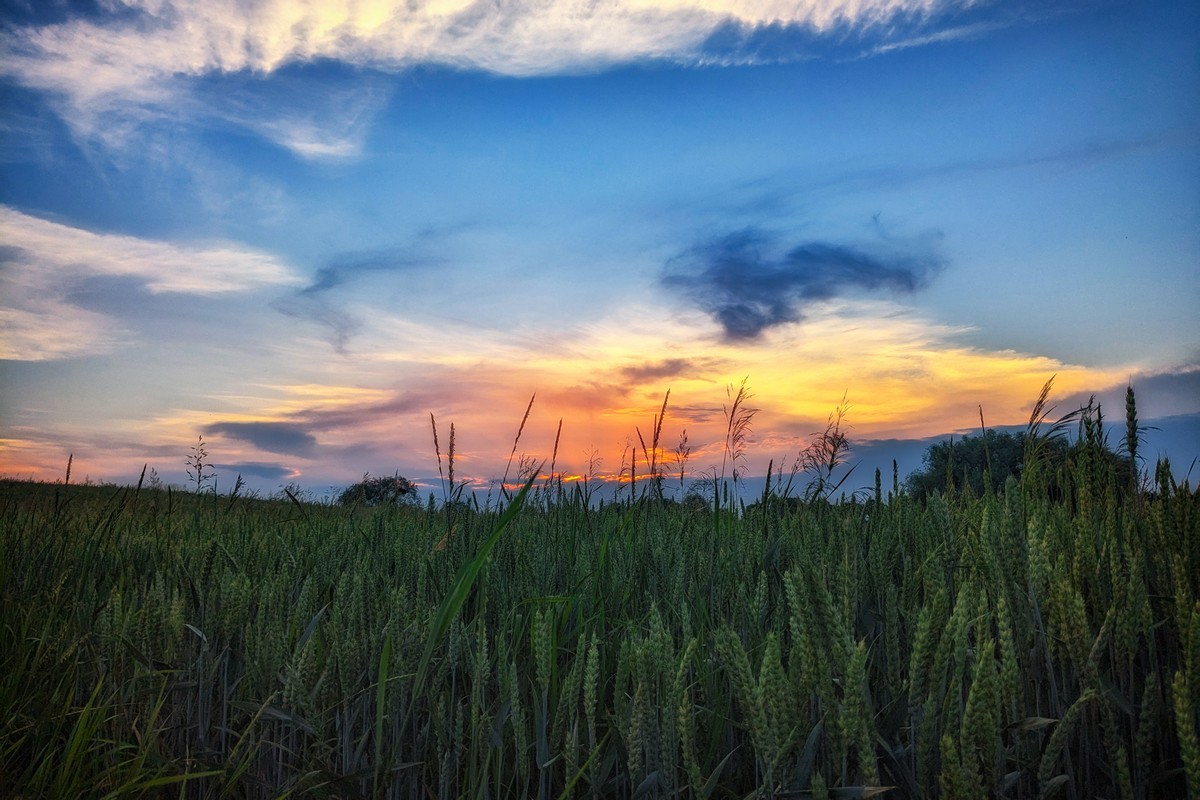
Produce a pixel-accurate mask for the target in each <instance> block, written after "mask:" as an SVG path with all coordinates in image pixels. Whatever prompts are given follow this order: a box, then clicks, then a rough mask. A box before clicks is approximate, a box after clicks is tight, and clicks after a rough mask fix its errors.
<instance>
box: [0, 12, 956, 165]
mask: <svg viewBox="0 0 1200 800" xmlns="http://www.w3.org/2000/svg"><path fill="white" fill-rule="evenodd" d="M971 2H972V0H792V1H791V2H785V1H784V0H732V1H731V0H601V2H594V0H567V1H565V2H564V1H562V0H494V2H472V1H471V0H465V1H464V0H426V1H425V2H421V1H420V0H416V1H415V2H414V1H413V0H274V1H271V0H267V1H266V2H260V3H247V2H243V1H242V0H124V2H122V3H117V2H116V0H114V5H123V6H125V7H126V8H125V9H122V13H121V14H119V15H113V16H112V17H111V18H108V17H103V16H101V17H98V18H86V19H85V18H78V19H74V20H71V21H68V22H65V23H62V24H58V25H49V26H43V27H38V28H26V29H15V30H11V31H9V32H7V33H6V34H5V35H4V39H3V56H4V57H3V58H2V59H0V65H2V66H0V70H3V71H4V72H6V73H8V74H10V75H12V76H14V77H15V78H16V79H17V80H18V81H20V82H21V83H23V84H25V85H27V86H30V87H33V88H36V89H39V90H43V91H46V92H49V93H50V94H52V95H53V96H54V97H55V98H56V99H57V101H58V102H59V103H60V108H61V111H62V113H63V116H64V117H65V118H66V119H67V120H68V122H69V123H70V124H71V125H72V126H73V127H74V128H75V130H76V131H77V132H78V133H80V134H83V135H84V136H86V137H89V138H90V137H97V136H99V137H101V138H103V139H105V140H106V141H107V142H108V143H110V144H116V143H119V141H120V139H119V136H113V135H107V136H106V134H110V133H111V131H112V130H113V125H114V124H116V125H117V128H118V129H119V128H120V124H119V122H118V123H114V120H112V119H111V116H112V115H113V114H116V115H118V116H119V118H120V121H121V122H125V123H129V122H131V121H132V122H134V123H136V122H137V121H139V120H144V119H146V118H147V117H152V118H155V117H160V116H162V115H165V114H168V113H174V112H173V111H168V109H172V108H177V107H178V106H177V105H173V103H176V104H177V102H178V100H179V98H180V97H181V96H184V95H186V93H187V81H188V79H190V78H195V77H199V76H205V75H212V74H222V73H243V72H244V73H249V74H258V75H265V74H270V73H272V72H274V71H276V70H278V69H279V68H280V67H282V66H284V65H286V64H291V63H304V62H310V61H313V60H316V59H329V60H335V61H339V62H343V63H348V64H352V65H358V66H364V67H371V68H376V69H383V70H396V69H403V68H405V67H407V66H410V65H413V64H418V63H430V64H442V65H449V66H454V67H462V68H471V69H481V70H486V71H490V72H495V73H500V74H506V75H533V74H547V73H558V72H564V71H573V70H587V69H595V68H600V67H604V66H607V65H611V64H616V63H622V62H628V61H633V60H641V59H658V58H667V59H677V60H681V61H685V62H689V61H700V60H702V54H701V53H700V52H699V51H700V49H701V47H702V45H703V43H704V42H705V40H706V39H707V38H708V37H709V36H710V35H711V34H712V33H713V32H714V31H716V30H718V29H719V28H720V27H721V26H724V25H728V24H731V23H732V24H737V25H741V26H745V27H750V28H753V27H755V26H760V25H767V24H777V23H781V24H786V25H795V26H801V27H806V28H808V29H810V30H813V31H815V32H817V33H822V32H827V31H829V30H830V29H833V28H839V27H849V28H862V27H866V26H872V25H882V24H887V23H890V22H891V21H893V20H896V19H897V18H900V17H911V16H918V17H919V16H924V15H930V14H932V13H933V12H935V11H937V10H938V9H939V8H940V7H942V6H947V5H956V6H961V5H969V4H971ZM130 11H133V12H135V13H130ZM351 123H353V120H351ZM296 128H297V125H296V124H295V123H289V124H287V125H285V129H284V130H283V131H282V132H279V133H278V135H276V136H273V137H271V133H272V132H271V131H270V130H266V131H264V130H260V131H259V132H260V133H265V134H266V135H268V136H269V137H271V138H274V139H275V140H276V141H278V142H279V143H281V144H283V145H285V146H289V147H292V148H293V149H294V150H295V151H296V152H297V153H298V154H299V155H301V156H304V157H309V158H320V157H329V156H331V157H345V156H346V155H353V154H355V152H356V148H357V147H359V146H360V140H359V139H358V138H356V135H355V134H354V132H353V131H351V132H350V133H339V132H338V131H337V129H336V128H337V123H336V121H335V122H334V123H331V124H330V125H327V126H325V127H321V128H312V130H310V131H309V135H297V131H296ZM314 131H316V134H315V135H314V133H313V132H314Z"/></svg>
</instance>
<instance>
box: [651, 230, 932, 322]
mask: <svg viewBox="0 0 1200 800" xmlns="http://www.w3.org/2000/svg"><path fill="white" fill-rule="evenodd" d="M774 244H775V243H774V241H773V238H772V237H770V236H768V235H767V234H765V233H763V232H762V231H759V230H756V229H753V228H750V229H746V230H743V231H739V232H737V233H733V234H729V235H728V236H724V237H721V238H719V239H715V240H712V241H709V242H706V243H703V244H700V245H697V246H696V247H693V248H692V249H691V250H688V251H687V252H686V253H684V254H683V255H681V256H679V257H677V258H674V259H672V260H671V261H670V262H668V264H667V267H666V269H665V271H664V273H663V277H662V283H663V285H664V286H666V287H667V288H668V289H672V290H674V291H677V292H680V293H681V294H683V295H684V296H685V297H687V298H688V299H689V300H691V301H692V302H693V303H695V304H696V305H697V306H698V307H700V308H701V309H703V310H704V311H706V312H707V313H709V314H710V315H711V316H712V317H713V319H715V320H716V321H717V322H719V323H720V324H721V327H722V329H723V330H724V334H725V339H726V340H728V341H752V340H754V339H757V338H758V337H759V336H761V335H762V333H763V332H764V331H765V330H767V329H768V328H772V327H775V326H778V325H783V324H785V323H789V322H797V321H799V320H801V319H803V318H804V313H803V312H804V308H805V306H807V305H808V304H810V303H813V302H818V301H821V300H829V299H832V298H834V297H839V296H842V295H845V294H848V293H850V292H853V291H859V290H865V291H877V290H881V289H886V290H892V291H896V292H905V293H911V292H913V291H916V290H917V289H919V288H921V287H922V286H924V285H925V283H926V282H927V281H928V280H929V278H930V277H931V276H932V275H933V273H935V272H936V271H937V270H938V269H940V267H941V260H940V259H939V258H937V257H936V256H933V255H923V256H908V255H892V256H876V255H871V254H868V253H866V252H864V251H861V250H856V249H854V248H851V247H847V246H844V245H836V244H827V243H824V242H806V243H803V244H800V245H796V246H794V247H792V248H791V249H789V250H787V251H786V252H784V253H783V254H782V255H779V256H773V255H772V254H771V251H772V250H774V249H775V247H774Z"/></svg>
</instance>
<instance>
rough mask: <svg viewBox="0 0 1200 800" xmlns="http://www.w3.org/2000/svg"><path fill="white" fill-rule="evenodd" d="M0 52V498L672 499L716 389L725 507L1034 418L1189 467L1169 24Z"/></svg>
mask: <svg viewBox="0 0 1200 800" xmlns="http://www.w3.org/2000/svg"><path fill="white" fill-rule="evenodd" d="M0 8H2V9H3V11H2V17H0V32H2V37H3V38H2V40H0V41H2V47H3V50H2V53H3V55H2V57H0V93H2V94H0V357H2V359H3V360H0V472H3V473H4V474H9V475H23V476H25V475H34V476H38V477H45V478H52V477H55V476H58V475H60V474H61V472H62V469H63V468H64V466H65V462H66V457H67V455H68V454H69V453H74V455H75V458H76V464H77V466H76V469H77V470H79V471H80V472H82V473H86V474H89V475H91V476H93V477H94V478H96V479H127V478H128V476H130V475H136V473H137V471H139V470H140V468H141V465H142V464H143V463H149V464H150V465H151V466H154V467H155V468H156V469H157V470H158V471H159V472H160V473H161V474H162V475H163V476H164V477H167V478H169V479H180V478H181V477H182V472H183V470H182V466H183V456H184V455H185V454H186V452H187V447H188V446H189V445H190V444H191V443H193V442H194V441H195V437H196V436H198V435H204V436H205V438H206V440H207V441H209V442H210V450H211V451H212V453H213V454H214V459H215V461H216V462H217V463H218V464H220V465H222V474H223V475H224V476H226V477H224V478H223V480H227V481H232V476H233V474H234V473H236V472H239V471H240V472H243V473H245V474H247V475H249V476H251V477H252V478H253V479H254V480H255V481H257V482H258V483H257V485H259V486H262V487H264V488H265V489H270V488H273V487H274V486H277V485H279V484H281V483H284V482H288V481H296V482H299V483H301V484H302V485H307V486H310V487H313V488H314V489H317V490H319V489H322V488H323V487H327V486H330V485H337V484H344V483H348V482H350V481H351V480H354V479H355V478H356V477H358V476H361V475H362V473H363V472H365V471H371V472H372V473H391V472H392V471H395V470H399V471H400V472H402V473H403V474H406V475H410V476H425V475H430V474H434V473H435V468H436V461H435V460H434V458H433V451H432V431H431V430H430V424H429V415H430V414H434V415H435V417H436V418H437V420H438V421H439V424H440V425H441V426H442V428H443V431H444V430H445V429H447V428H448V425H449V424H450V423H451V422H454V423H455V425H456V432H457V435H458V441H457V444H458V451H457V457H458V459H459V470H460V474H462V475H467V476H470V477H473V478H476V479H478V480H479V481H480V482H481V483H486V482H487V480H488V479H489V478H494V477H496V476H497V475H498V474H500V473H502V472H503V469H504V464H505V460H506V459H507V457H508V455H509V453H510V451H511V448H512V438H513V436H514V434H515V431H516V428H517V426H518V424H519V422H520V418H521V415H522V414H523V412H524V410H525V406H526V404H527V402H528V399H529V397H530V395H531V394H533V393H535V392H536V393H537V396H538V399H537V401H536V402H535V404H534V408H533V412H532V414H531V417H530V423H529V426H528V427H527V430H526V433H525V434H524V435H523V437H522V442H521V448H522V450H524V451H527V452H528V454H530V455H531V456H535V457H538V458H549V457H550V456H551V453H552V451H553V445H554V439H555V432H556V430H557V425H558V420H559V419H562V420H564V422H563V433H562V438H561V441H560V447H559V454H558V458H557V461H556V463H557V465H558V468H560V469H563V470H567V471H573V472H579V471H582V470H583V469H584V468H585V467H586V465H587V462H588V454H590V453H592V452H593V451H594V452H595V453H597V454H598V455H599V456H600V458H602V460H603V466H602V468H601V471H602V472H604V473H608V474H615V473H617V472H619V471H620V469H621V465H622V460H623V459H622V453H623V452H626V447H627V445H628V444H629V443H630V442H632V441H635V440H636V435H637V431H638V429H639V428H640V429H641V430H642V431H643V432H644V431H645V430H646V428H647V426H648V425H649V424H650V421H651V418H652V416H653V415H654V413H655V412H656V411H657V410H658V408H659V407H660V406H661V403H662V398H663V395H664V393H665V392H666V390H667V389H670V390H671V403H670V404H669V406H668V416H667V424H666V425H665V426H664V431H665V435H666V436H667V437H668V438H669V439H671V441H672V442H673V441H674V440H675V438H676V437H677V436H678V435H679V434H680V433H681V432H682V431H683V430H685V429H686V430H687V431H688V436H689V441H690V442H691V443H692V445H693V447H694V449H695V451H696V452H695V454H694V455H693V464H692V468H693V469H703V468H704V467H705V466H706V465H707V464H708V463H710V462H713V461H717V460H719V449H720V441H721V438H722V430H721V406H722V403H723V402H725V399H726V387H727V386H729V385H731V384H734V385H736V384H738V383H739V382H740V381H741V379H742V378H743V377H748V379H749V385H750V386H751V388H752V389H753V391H754V393H755V398H754V402H755V404H756V405H757V406H758V407H760V408H761V409H762V410H761V411H760V413H759V415H758V416H757V417H756V423H755V434H754V441H753V444H754V447H753V448H752V450H751V455H750V470H751V471H752V472H765V468H766V463H767V461H768V460H769V459H775V460H776V461H777V462H778V461H779V460H781V459H783V458H786V456H787V454H788V453H789V452H790V453H794V452H795V451H796V450H797V449H798V448H800V447H802V446H803V445H804V444H805V442H806V441H807V439H808V437H810V435H811V433H812V432H813V431H814V430H816V429H819V428H820V427H821V426H822V424H823V422H824V420H825V418H826V416H827V414H828V413H829V412H830V411H832V410H833V409H834V407H836V406H837V404H838V403H839V402H840V401H841V400H842V398H843V397H845V398H846V402H847V403H848V404H849V406H850V410H849V412H848V415H847V422H848V424H849V425H850V426H851V437H852V440H857V441H859V442H861V445H862V450H863V452H864V453H875V452H876V451H878V452H882V451H883V450H882V449H881V448H883V445H882V444H878V443H881V442H890V441H893V440H923V439H926V438H928V437H931V436H936V435H940V434H945V433H949V432H952V431H957V430H963V429H971V428H973V427H974V426H975V425H976V424H977V421H978V414H979V407H980V406H982V407H983V410H984V413H985V415H986V416H987V418H988V421H989V423H991V424H996V425H1008V424H1014V423H1019V422H1021V421H1023V419H1024V417H1025V416H1027V415H1028V410H1029V406H1030V405H1031V404H1032V402H1033V400H1034V399H1035V398H1036V396H1037V392H1038V390H1039V389H1040V387H1041V385H1042V384H1043V383H1044V382H1045V381H1046V380H1047V379H1048V378H1050V377H1051V376H1057V377H1056V378H1055V381H1056V384H1055V385H1056V387H1057V391H1056V396H1057V397H1059V398H1060V399H1061V400H1062V401H1063V402H1066V403H1067V404H1068V405H1070V404H1071V403H1078V402H1080V398H1083V399H1086V397H1087V396H1088V395H1089V394H1090V393H1092V392H1101V393H1102V395H1101V396H1102V397H1105V398H1106V397H1119V396H1120V395H1119V392H1118V394H1113V393H1114V392H1117V391H1118V390H1121V391H1123V387H1124V386H1125V384H1126V382H1127V381H1129V380H1132V381H1133V382H1134V385H1135V388H1137V389H1138V391H1139V399H1140V400H1141V401H1142V403H1143V411H1144V415H1146V414H1148V415H1151V416H1155V417H1156V418H1167V417H1171V418H1174V420H1175V423H1178V426H1177V427H1172V425H1173V424H1174V423H1171V424H1167V425H1166V427H1165V428H1163V430H1164V431H1165V433H1160V434H1156V435H1158V436H1159V437H1160V438H1159V439H1158V440H1156V441H1157V442H1158V443H1159V444H1160V446H1161V447H1162V448H1163V449H1166V450H1169V451H1170V454H1171V456H1172V459H1173V461H1175V462H1179V461H1180V460H1183V461H1185V462H1188V461H1190V460H1191V458H1194V457H1195V456H1197V455H1200V442H1198V441H1197V438H1196V433H1195V432H1196V426H1195V425H1194V424H1192V422H1193V420H1191V419H1190V418H1189V416H1188V415H1195V414H1200V399H1198V398H1200V377H1198V376H1200V323H1198V318H1197V314H1196V311H1195V308H1196V307H1197V305H1198V301H1200V11H1198V10H1197V9H1196V8H1195V7H1194V4H1190V3H1153V2H1152V3H1125V2H1089V3H1082V2H1080V3H1074V2H1067V3H1052V4H1046V3H988V2H973V3H959V2H949V1H946V2H941V1H939V0H855V1H852V0H810V2H795V3H776V2H770V0H762V1H761V2H746V3H737V2H685V1H684V0H679V1H678V2H666V3H661V2H655V1H654V0H640V1H639V2H613V3H609V4H582V3H553V2H552V3H543V4H533V3H526V2H517V1H514V2H502V3H489V4H475V3H465V2H443V3H426V4H420V3H417V4H408V3H392V2H389V1H388V0H379V1H378V2H365V1H364V2H337V3H335V2H328V3H314V4H307V5H306V4H300V3H293V2H289V1H288V0H277V2H273V3H245V2H235V1H234V0H217V1H216V2H200V0H153V2H151V0H144V1H143V2H103V3H86V2H85V3H74V2H51V3H36V4H33V3H29V4H24V3H23V2H21V0H7V2H5V3H4V4H3V5H2V6H0ZM1120 413H1121V412H1120V411H1119V410H1118V407H1113V408H1112V409H1111V412H1110V414H1109V416H1110V417H1112V418H1115V417H1119V416H1120ZM1174 431H1178V434H1176V433H1173V432H1174ZM443 435H445V434H444V432H443ZM872 443H875V444H872ZM897 447H898V446H897ZM911 449H912V448H911V447H909V448H908V450H911ZM908 450H906V452H907V451H908ZM760 461H761V462H762V463H761V464H760V463H758V462H760ZM913 466H915V464H913ZM864 471H865V470H864ZM80 472H77V474H80Z"/></svg>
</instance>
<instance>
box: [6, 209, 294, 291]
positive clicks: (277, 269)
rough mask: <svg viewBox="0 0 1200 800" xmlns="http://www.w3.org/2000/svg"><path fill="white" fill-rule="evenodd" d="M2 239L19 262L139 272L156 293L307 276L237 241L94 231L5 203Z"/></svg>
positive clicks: (45, 270)
mask: <svg viewBox="0 0 1200 800" xmlns="http://www.w3.org/2000/svg"><path fill="white" fill-rule="evenodd" d="M0 241H3V242H4V243H5V245H6V246H7V247H8V248H14V249H15V250H16V251H17V253H18V255H17V256H16V263H17V264H21V265H26V266H28V267H32V268H36V269H37V270H38V271H39V272H40V273H42V274H44V275H54V276H56V277H57V278H60V279H62V278H68V277H71V276H88V275H99V276H109V277H130V278H136V279H139V280H141V281H142V282H143V283H144V284H145V286H146V288H147V290H149V291H150V292H151V293H154V294H157V293H161V292H182V293H187V294H205V295H210V294H222V293H225V292H239V291H245V290H247V289H253V288H255V287H258V286H266V285H276V284H298V283H300V282H301V280H300V278H299V276H297V275H296V274H294V273H293V272H291V270H289V269H288V268H287V266H285V265H284V264H283V263H282V262H280V261H279V260H278V259H276V258H275V257H274V256H272V255H270V254H268V253H263V252H259V251H255V250H250V249H247V248H244V247H240V246H238V245H236V244H232V243H227V242H225V243H216V244H210V245H202V246H195V247H183V246H180V245H175V244H171V243H169V242H158V241H151V240H147V239H139V238H137V237H135V236H123V235H120V234H109V233H92V232H91V231H86V230H83V229H82V228H73V227H71V226H69V225H64V224H62V223H59V222H51V221H50V220H45V219H41V218H39V217H33V216H30V215H28V214H23V213H21V212H20V211H17V210H16V209H13V208H9V207H7V206H0ZM7 269H8V268H7V267H6V270H7Z"/></svg>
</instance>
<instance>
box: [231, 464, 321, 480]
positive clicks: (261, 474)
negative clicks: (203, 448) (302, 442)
mask: <svg viewBox="0 0 1200 800" xmlns="http://www.w3.org/2000/svg"><path fill="white" fill-rule="evenodd" d="M213 466H214V467H216V468H217V469H219V470H223V471H225V472H230V473H236V474H238V475H241V476H242V477H243V478H262V479H263V480H268V481H281V480H284V479H285V478H286V479H288V480H290V479H292V478H296V477H299V474H300V473H298V472H297V471H296V470H294V469H292V468H291V467H285V466H283V465H281V464H264V463H262V462H260V461H242V462H239V463H237V464H213Z"/></svg>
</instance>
